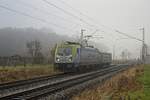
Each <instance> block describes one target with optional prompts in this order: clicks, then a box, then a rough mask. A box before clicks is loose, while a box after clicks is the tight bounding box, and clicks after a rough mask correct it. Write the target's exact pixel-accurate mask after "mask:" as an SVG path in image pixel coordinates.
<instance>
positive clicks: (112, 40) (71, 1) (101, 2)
mask: <svg viewBox="0 0 150 100" xmlns="http://www.w3.org/2000/svg"><path fill="white" fill-rule="evenodd" d="M45 1H48V2H50V3H52V4H55V5H56V6H58V7H59V8H62V9H63V10H65V11H66V12H69V13H71V14H73V15H75V16H77V17H78V18H75V16H74V17H73V16H71V14H70V15H69V14H66V12H64V11H62V10H60V9H58V8H56V7H53V6H51V5H49V4H48V3H46V2H44V0H32V1H31V0H1V1H0V6H6V7H8V8H11V9H14V10H17V11H19V12H23V13H26V14H28V15H31V16H34V17H37V18H40V19H44V21H40V20H35V19H34V18H31V17H27V16H22V15H20V14H16V13H15V12H11V11H9V10H7V9H4V8H1V7H0V22H1V23H0V28H5V27H13V28H15V27H16V28H27V27H32V28H36V29H41V28H46V29H51V30H52V31H54V32H55V33H57V34H60V35H67V36H68V37H70V38H76V39H79V36H80V30H81V29H85V30H86V31H85V32H84V35H90V34H92V33H93V32H95V30H98V31H97V32H96V33H95V34H94V35H95V36H101V37H103V38H91V39H90V40H89V43H90V42H92V43H95V44H96V45H95V44H94V45H95V46H96V47H97V48H99V49H101V48H102V49H101V50H103V48H107V51H108V52H113V49H115V54H116V56H118V57H120V54H121V52H122V51H124V50H126V51H128V52H130V53H131V56H132V58H137V57H139V56H140V50H141V45H142V43H141V42H140V41H137V40H134V39H130V38H127V37H126V36H123V35H121V34H118V33H117V32H115V30H119V31H121V32H124V33H126V34H128V35H130V36H134V37H136V38H139V39H142V31H141V30H139V29H140V28H142V27H144V28H145V34H146V35H145V37H146V40H145V41H146V43H147V44H148V45H149V44H150V39H149V37H150V34H149V33H150V19H149V18H150V13H149V9H150V1H149V0H45ZM64 2H65V3H64ZM66 4H67V5H66ZM80 19H82V20H80ZM91 19H92V20H91ZM83 20H84V21H86V22H87V23H85V22H84V21H83ZM20 34H21V33H20ZM42 34H43V33H42V32H41V36H42ZM29 35H30V34H29ZM124 38H127V39H124ZM98 44H99V45H100V46H99V45H98ZM101 45H103V46H101Z"/></svg>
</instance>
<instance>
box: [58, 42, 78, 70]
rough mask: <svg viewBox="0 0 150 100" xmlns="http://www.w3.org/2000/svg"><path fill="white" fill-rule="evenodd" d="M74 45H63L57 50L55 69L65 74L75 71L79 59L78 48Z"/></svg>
mask: <svg viewBox="0 0 150 100" xmlns="http://www.w3.org/2000/svg"><path fill="white" fill-rule="evenodd" d="M78 47H79V45H77V44H74V43H62V44H60V45H57V47H56V50H55V69H56V70H60V71H63V72H70V71H71V72H72V71H74V69H75V67H74V65H75V62H76V60H77V59H78V58H77V48H78Z"/></svg>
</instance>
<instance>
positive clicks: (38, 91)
mask: <svg viewBox="0 0 150 100" xmlns="http://www.w3.org/2000/svg"><path fill="white" fill-rule="evenodd" d="M125 68H127V65H118V66H112V67H109V68H105V69H101V70H98V71H93V72H89V73H84V74H79V75H73V76H68V77H66V76H65V75H64V77H62V76H63V74H62V75H60V76H61V79H60V78H58V79H59V80H57V81H53V82H50V83H48V84H44V85H43V84H42V83H41V85H40V86H38V87H34V88H33V87H32V88H30V89H22V90H21V89H20V91H17V92H13V93H11V94H7V95H6V94H5V95H3V96H1V97H0V100H10V99H14V100H31V99H32V100H36V99H38V98H40V97H43V96H46V95H50V94H54V93H57V92H59V91H62V90H64V89H67V88H70V87H73V86H75V85H78V84H81V83H85V82H86V81H89V80H92V79H94V78H97V77H104V76H111V75H112V74H113V73H117V72H119V71H120V70H124V69H125ZM57 77H58V76H53V78H54V79H56V78H57ZM51 78H52V77H50V80H51ZM53 78H52V79H53ZM41 80H42V79H41ZM37 81H38V80H37ZM37 81H34V82H37ZM23 83H24V82H23ZM25 83H26V82H25ZM25 83H24V84H25ZM29 83H30V82H29ZM31 83H32V82H31ZM39 83H40V82H39ZM6 87H7V86H6ZM1 88H2V87H1ZM7 89H8V88H7Z"/></svg>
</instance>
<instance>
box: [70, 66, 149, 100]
mask: <svg viewBox="0 0 150 100" xmlns="http://www.w3.org/2000/svg"><path fill="white" fill-rule="evenodd" d="M143 68H144V67H143V66H142V65H141V66H136V67H133V68H129V69H128V70H126V71H124V72H122V73H119V74H117V75H115V76H113V77H112V78H111V79H109V80H107V81H106V82H104V84H102V85H100V86H96V87H95V88H93V89H86V90H85V91H83V92H82V93H80V94H78V95H76V96H74V97H72V100H121V99H120V98H126V99H123V100H150V99H146V96H145V94H144V92H143V91H144V90H143V86H142V82H144V81H145V80H144V81H142V80H143V78H142V77H143V76H142V75H143ZM148 72H149V71H148ZM147 95H149V91H148V92H147ZM129 98H130V99H129Z"/></svg>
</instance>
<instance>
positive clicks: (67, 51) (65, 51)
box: [57, 48, 71, 56]
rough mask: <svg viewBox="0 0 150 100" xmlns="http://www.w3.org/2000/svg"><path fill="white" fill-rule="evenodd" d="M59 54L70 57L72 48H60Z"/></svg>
mask: <svg viewBox="0 0 150 100" xmlns="http://www.w3.org/2000/svg"><path fill="white" fill-rule="evenodd" d="M57 54H58V55H59V56H69V55H71V48H59V49H58V52H57Z"/></svg>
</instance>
